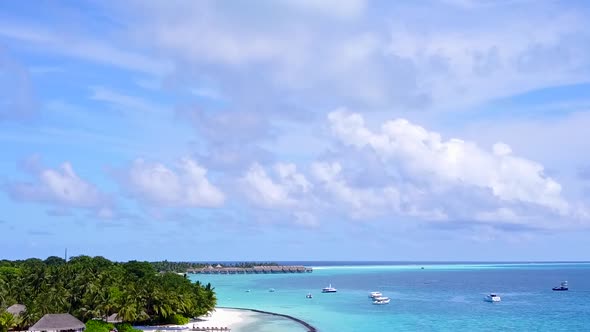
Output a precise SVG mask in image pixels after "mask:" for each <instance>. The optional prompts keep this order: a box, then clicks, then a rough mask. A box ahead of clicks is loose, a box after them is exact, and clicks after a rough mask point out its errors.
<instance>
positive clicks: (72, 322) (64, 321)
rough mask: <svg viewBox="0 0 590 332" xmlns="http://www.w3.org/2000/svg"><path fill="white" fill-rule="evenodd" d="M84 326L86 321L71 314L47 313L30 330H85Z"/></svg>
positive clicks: (63, 331)
mask: <svg viewBox="0 0 590 332" xmlns="http://www.w3.org/2000/svg"><path fill="white" fill-rule="evenodd" d="M84 328H86V326H85V325H84V323H82V322H81V321H79V320H78V318H76V317H74V316H72V315H70V314H47V315H45V316H43V317H41V319H39V321H38V322H37V323H35V325H33V326H31V327H30V328H29V331H47V332H66V331H68V332H70V331H84Z"/></svg>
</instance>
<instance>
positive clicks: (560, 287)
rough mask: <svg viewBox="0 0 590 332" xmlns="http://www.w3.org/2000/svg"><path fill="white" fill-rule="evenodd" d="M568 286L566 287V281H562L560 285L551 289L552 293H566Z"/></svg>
mask: <svg viewBox="0 0 590 332" xmlns="http://www.w3.org/2000/svg"><path fill="white" fill-rule="evenodd" d="M568 289H569V288H568V286H567V281H562V282H561V285H559V286H557V287H553V290H554V291H566V290H568Z"/></svg>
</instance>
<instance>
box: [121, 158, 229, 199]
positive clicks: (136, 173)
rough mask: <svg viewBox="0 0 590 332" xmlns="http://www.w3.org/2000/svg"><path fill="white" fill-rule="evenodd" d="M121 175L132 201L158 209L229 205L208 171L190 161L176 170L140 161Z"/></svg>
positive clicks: (186, 159)
mask: <svg viewBox="0 0 590 332" xmlns="http://www.w3.org/2000/svg"><path fill="white" fill-rule="evenodd" d="M121 174H122V176H120V177H119V179H120V182H121V184H122V186H123V187H124V189H125V190H127V191H128V192H129V193H130V194H131V196H132V197H134V198H135V199H137V200H139V201H141V202H143V203H146V204H150V205H155V206H156V207H219V206H221V205H223V203H224V201H225V195H224V193H223V192H222V191H221V190H220V189H219V188H218V187H216V186H215V185H214V184H212V183H211V182H210V181H209V179H208V178H207V170H206V169H205V168H203V167H202V166H200V165H199V164H198V163H197V162H196V161H194V160H192V159H190V158H184V159H181V160H180V161H179V162H178V163H176V165H174V166H173V167H167V166H166V165H164V164H161V163H155V162H148V161H145V160H143V159H136V160H135V161H134V162H133V163H132V164H131V166H130V167H129V168H128V169H127V170H125V171H123V172H121Z"/></svg>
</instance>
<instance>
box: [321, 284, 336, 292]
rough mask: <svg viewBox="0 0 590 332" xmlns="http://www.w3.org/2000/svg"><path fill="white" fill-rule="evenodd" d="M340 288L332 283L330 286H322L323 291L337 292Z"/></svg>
mask: <svg viewBox="0 0 590 332" xmlns="http://www.w3.org/2000/svg"><path fill="white" fill-rule="evenodd" d="M337 291H338V290H337V289H336V288H334V287H332V284H330V285H329V286H328V287H324V288H322V293H336V292H337Z"/></svg>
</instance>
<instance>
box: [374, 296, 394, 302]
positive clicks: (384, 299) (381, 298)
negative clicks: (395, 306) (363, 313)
mask: <svg viewBox="0 0 590 332" xmlns="http://www.w3.org/2000/svg"><path fill="white" fill-rule="evenodd" d="M389 301H391V299H390V298H388V297H387V296H379V297H376V298H374V299H373V304H388V303H389Z"/></svg>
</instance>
